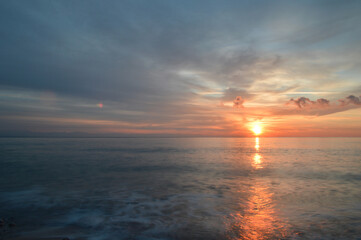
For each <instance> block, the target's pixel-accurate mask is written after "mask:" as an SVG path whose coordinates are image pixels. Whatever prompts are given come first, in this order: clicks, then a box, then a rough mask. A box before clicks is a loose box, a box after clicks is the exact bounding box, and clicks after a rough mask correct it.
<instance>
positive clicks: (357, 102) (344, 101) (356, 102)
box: [338, 95, 361, 106]
mask: <svg viewBox="0 0 361 240" xmlns="http://www.w3.org/2000/svg"><path fill="white" fill-rule="evenodd" d="M360 98H361V96H360ZM360 98H358V97H355V96H354V95H350V96H348V97H346V98H344V99H340V100H338V101H339V102H340V104H341V106H347V105H350V104H354V105H361V101H360Z"/></svg>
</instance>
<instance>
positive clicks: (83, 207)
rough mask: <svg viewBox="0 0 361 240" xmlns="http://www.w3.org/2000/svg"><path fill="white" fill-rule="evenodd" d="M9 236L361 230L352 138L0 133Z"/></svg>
mask: <svg viewBox="0 0 361 240" xmlns="http://www.w3.org/2000/svg"><path fill="white" fill-rule="evenodd" d="M0 218H6V219H10V220H11V221H13V222H15V223H16V226H15V227H13V228H12V229H10V230H9V232H6V233H2V236H3V238H4V239H12V238H16V237H35V238H42V237H65V236H66V237H69V238H70V239H71V240H73V239H79V240H80V239H89V240H108V239H139V240H140V239H182V240H183V239H217V240H218V239H219V240H222V239H361V138H178V139H173V138H144V139H141V138H79V139H70V138H68V139H60V138H59V139H56V138H49V139H45V138H37V139H30V138H24V139H21V138H1V139H0Z"/></svg>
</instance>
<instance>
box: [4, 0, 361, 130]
mask: <svg viewBox="0 0 361 240" xmlns="http://www.w3.org/2000/svg"><path fill="white" fill-rule="evenodd" d="M360 23H361V1H359V0H355V1H353V0H347V1H343V0H338V1H333V0H327V1H320V0H310V1H306V0H304V1H278V0H275V1H261V0H252V1H240V0H237V1H228V0H227V1H225V0H222V1H221V0H219V1H212V0H207V1H206V0H190V1H187V0H182V1H172V0H162V1H157V0H152V1H148V0H144V1H140V0H131V1H126V0H122V1H111V0H106V1H100V0H99V1H92V0H83V1H82V0H77V1H70V0H63V1H60V0H58V1H51V0H41V1H38V0H32V1H27V0H24V1H19V0H12V1H1V2H0V35H1V37H0V136H63V137H64V136H69V137H72V136H85V137H86V136H94V137H132V136H134V137H144V136H157V137H192V136H194V137H250V136H254V132H252V129H253V128H254V126H258V127H259V128H261V129H262V134H261V136H265V137H279V136H285V137H307V136H310V137H319V136H320V137H332V136H336V137H348V136H358V137H361V109H360V107H361V97H360V95H361V27H360Z"/></svg>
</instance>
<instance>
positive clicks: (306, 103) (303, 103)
mask: <svg viewBox="0 0 361 240" xmlns="http://www.w3.org/2000/svg"><path fill="white" fill-rule="evenodd" d="M286 104H294V105H296V106H297V107H298V108H324V107H328V106H329V105H330V101H329V100H327V99H324V98H320V99H317V100H316V101H312V100H310V99H309V98H306V97H299V98H297V99H293V98H291V99H290V100H289V101H288V102H287V103H286Z"/></svg>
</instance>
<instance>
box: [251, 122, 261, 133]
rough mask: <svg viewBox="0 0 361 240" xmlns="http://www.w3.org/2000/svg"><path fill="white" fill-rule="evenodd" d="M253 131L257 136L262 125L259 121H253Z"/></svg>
mask: <svg viewBox="0 0 361 240" xmlns="http://www.w3.org/2000/svg"><path fill="white" fill-rule="evenodd" d="M252 131H253V133H254V134H255V135H256V136H258V135H260V134H261V133H262V127H261V125H260V124H259V123H255V124H254V125H253V128H252Z"/></svg>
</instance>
